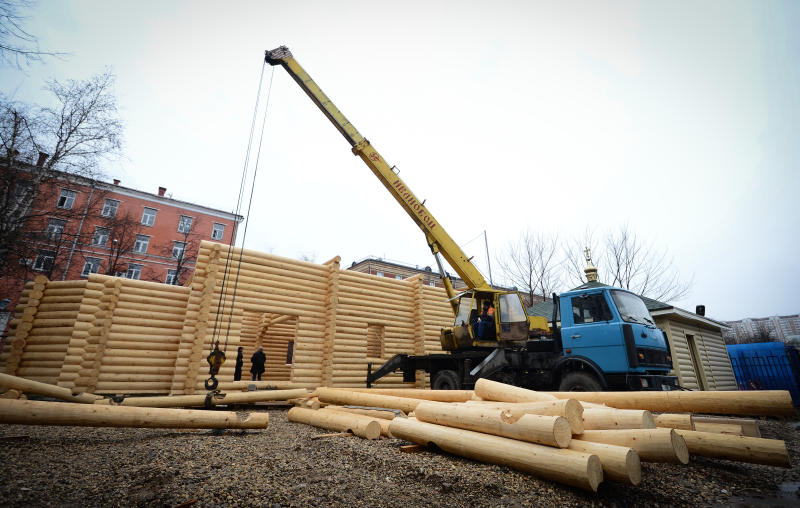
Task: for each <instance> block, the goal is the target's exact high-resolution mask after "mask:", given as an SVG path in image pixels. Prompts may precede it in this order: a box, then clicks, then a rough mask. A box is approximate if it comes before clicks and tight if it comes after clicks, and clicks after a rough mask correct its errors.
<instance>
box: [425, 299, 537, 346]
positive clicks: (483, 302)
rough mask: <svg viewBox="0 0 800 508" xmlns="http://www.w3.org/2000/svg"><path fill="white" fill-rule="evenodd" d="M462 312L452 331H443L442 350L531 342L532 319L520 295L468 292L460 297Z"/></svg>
mask: <svg viewBox="0 0 800 508" xmlns="http://www.w3.org/2000/svg"><path fill="white" fill-rule="evenodd" d="M453 299H454V300H458V311H457V313H456V318H455V322H454V323H453V327H452V328H443V329H442V334H441V336H440V341H441V343H442V349H443V350H445V351H455V350H462V349H469V348H472V347H496V346H497V345H498V343H511V342H519V341H525V340H527V339H528V316H527V314H526V313H525V307H524V306H523V305H522V299H521V298H520V296H519V294H517V293H505V292H499V291H477V290H470V291H465V292H463V293H461V294H459V295H456V296H455V297H454V298H453Z"/></svg>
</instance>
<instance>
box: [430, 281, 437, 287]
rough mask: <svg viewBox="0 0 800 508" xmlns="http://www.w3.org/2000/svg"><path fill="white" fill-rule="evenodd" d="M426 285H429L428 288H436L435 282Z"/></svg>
mask: <svg viewBox="0 0 800 508" xmlns="http://www.w3.org/2000/svg"><path fill="white" fill-rule="evenodd" d="M428 285H429V286H433V287H436V283H435V282H429V283H428Z"/></svg>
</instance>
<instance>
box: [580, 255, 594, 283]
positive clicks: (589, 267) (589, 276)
mask: <svg viewBox="0 0 800 508" xmlns="http://www.w3.org/2000/svg"><path fill="white" fill-rule="evenodd" d="M583 253H584V255H585V256H586V268H584V269H583V273H585V274H586V281H587V282H597V267H595V266H594V265H593V264H592V251H591V249H589V247H586V248H585V249H584V250H583Z"/></svg>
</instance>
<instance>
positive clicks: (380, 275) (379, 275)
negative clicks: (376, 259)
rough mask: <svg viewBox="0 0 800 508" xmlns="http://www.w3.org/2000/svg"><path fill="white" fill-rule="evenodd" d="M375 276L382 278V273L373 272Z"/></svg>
mask: <svg viewBox="0 0 800 508" xmlns="http://www.w3.org/2000/svg"><path fill="white" fill-rule="evenodd" d="M375 275H377V276H378V277H383V272H380V271H378V272H375Z"/></svg>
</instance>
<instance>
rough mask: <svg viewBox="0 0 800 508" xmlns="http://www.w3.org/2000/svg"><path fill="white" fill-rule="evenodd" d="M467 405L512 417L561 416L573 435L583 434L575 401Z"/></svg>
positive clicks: (485, 402)
mask: <svg viewBox="0 0 800 508" xmlns="http://www.w3.org/2000/svg"><path fill="white" fill-rule="evenodd" d="M466 404H467V405H477V404H483V405H491V406H493V407H498V408H501V409H505V410H506V411H508V412H509V414H510V415H511V416H513V417H519V416H522V415H524V414H534V415H545V416H563V417H564V418H566V419H567V421H568V422H569V426H570V428H571V429H572V433H573V434H583V430H584V426H583V406H582V405H581V403H580V402H578V401H577V400H575V399H562V400H552V401H546V402H495V401H476V400H468V401H467V402H466Z"/></svg>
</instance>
